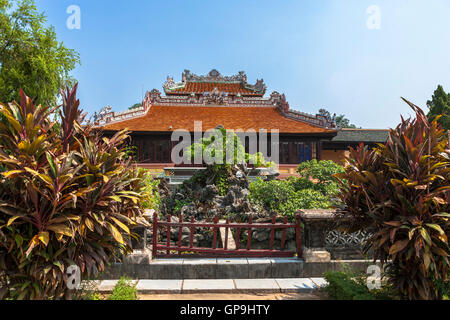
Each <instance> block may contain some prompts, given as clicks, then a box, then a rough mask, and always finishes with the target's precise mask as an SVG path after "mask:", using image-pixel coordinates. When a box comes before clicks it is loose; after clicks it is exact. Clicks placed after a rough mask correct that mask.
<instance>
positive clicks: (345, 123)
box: [319, 109, 357, 129]
mask: <svg viewBox="0 0 450 320" xmlns="http://www.w3.org/2000/svg"><path fill="white" fill-rule="evenodd" d="M319 115H321V116H324V117H325V118H327V119H329V120H330V121H334V122H336V126H337V127H338V128H351V129H356V128H357V127H356V126H355V125H354V124H352V123H350V120H349V119H347V118H346V117H345V115H343V114H341V115H340V116H337V115H336V114H334V115H331V113H330V112H329V111H328V110H326V109H320V110H319Z"/></svg>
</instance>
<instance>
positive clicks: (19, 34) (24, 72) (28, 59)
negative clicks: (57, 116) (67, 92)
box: [0, 0, 80, 105]
mask: <svg viewBox="0 0 450 320" xmlns="http://www.w3.org/2000/svg"><path fill="white" fill-rule="evenodd" d="M45 23H46V17H45V15H44V14H43V13H39V12H38V10H37V8H36V5H35V3H34V0H18V1H11V0H0V101H12V100H18V98H19V89H20V88H22V89H23V90H25V92H27V94H28V95H29V96H30V97H31V98H32V99H33V100H34V101H35V102H36V103H37V104H44V105H50V104H52V103H55V102H56V100H57V95H58V94H59V89H60V88H62V87H63V85H64V84H65V83H67V82H68V81H70V80H71V78H70V76H69V72H70V71H71V70H72V69H74V68H75V66H76V65H77V64H78V63H79V62H80V61H79V55H78V53H77V52H75V51H74V50H71V49H68V48H66V47H65V46H64V45H63V43H62V42H58V41H57V39H56V33H55V30H54V28H53V27H52V26H50V27H46V26H45ZM72 81H73V79H72Z"/></svg>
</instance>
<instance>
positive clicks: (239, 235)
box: [235, 228, 241, 250]
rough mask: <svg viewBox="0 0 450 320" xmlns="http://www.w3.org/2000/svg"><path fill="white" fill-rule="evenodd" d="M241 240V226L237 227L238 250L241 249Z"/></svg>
mask: <svg viewBox="0 0 450 320" xmlns="http://www.w3.org/2000/svg"><path fill="white" fill-rule="evenodd" d="M240 240H241V228H237V229H236V240H235V243H236V250H239V242H240Z"/></svg>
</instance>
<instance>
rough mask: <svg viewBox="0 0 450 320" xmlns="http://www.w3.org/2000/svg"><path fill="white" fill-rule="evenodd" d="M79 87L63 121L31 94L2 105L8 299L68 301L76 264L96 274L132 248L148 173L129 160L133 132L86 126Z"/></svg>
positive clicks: (1, 248)
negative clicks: (109, 133)
mask: <svg viewBox="0 0 450 320" xmlns="http://www.w3.org/2000/svg"><path fill="white" fill-rule="evenodd" d="M76 90H77V86H75V87H74V88H73V89H72V90H69V89H67V91H66V92H63V105H62V108H61V110H60V112H59V116H60V119H61V122H60V123H55V122H52V121H51V120H50V115H51V113H52V112H53V111H54V110H55V109H57V108H55V109H52V108H50V107H45V106H42V105H38V106H36V105H34V103H33V101H32V100H31V99H30V98H29V97H27V96H26V95H25V93H24V92H23V91H21V93H20V97H21V98H20V103H16V102H13V103H10V104H8V105H6V104H0V114H1V115H2V116H3V117H4V119H5V120H4V121H3V122H1V123H0V166H1V168H0V170H1V176H0V299H1V298H13V299H51V298H55V299H57V298H61V297H63V296H64V294H65V293H66V290H67V287H66V280H67V274H66V272H67V268H68V267H69V266H71V265H76V266H78V267H79V268H80V270H81V272H82V275H83V277H84V276H86V277H88V276H93V275H95V274H96V273H97V272H99V271H103V270H104V269H105V265H106V264H107V263H108V262H110V261H111V260H112V259H114V258H120V256H121V255H122V254H123V253H127V252H129V251H130V250H131V239H130V238H131V236H132V234H131V233H130V226H133V225H136V223H137V221H139V220H140V219H141V218H142V209H141V202H142V201H143V198H144V194H143V193H142V192H141V191H142V188H143V187H144V185H143V183H142V179H141V178H142V176H143V172H140V171H137V170H135V169H134V167H133V165H132V163H131V159H128V158H126V157H125V156H124V145H125V143H124V142H125V140H126V139H127V138H128V135H127V132H125V131H121V132H118V133H117V134H115V135H114V136H113V137H112V138H110V139H107V138H102V137H101V133H100V132H97V131H96V130H94V129H93V128H92V127H91V126H90V125H82V121H83V117H82V116H81V111H80V110H79V100H77V98H76Z"/></svg>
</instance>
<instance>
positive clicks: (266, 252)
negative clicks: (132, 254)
mask: <svg viewBox="0 0 450 320" xmlns="http://www.w3.org/2000/svg"><path fill="white" fill-rule="evenodd" d="M276 220H277V217H276V216H275V217H273V218H272V223H253V219H252V218H250V220H249V222H248V223H231V222H230V221H229V219H227V220H226V222H225V223H219V218H218V217H217V216H216V217H215V218H214V221H213V222H195V221H194V217H192V218H191V220H190V222H184V221H183V216H180V217H179V221H178V222H172V216H171V215H169V216H168V219H167V221H160V220H158V214H157V213H156V212H155V213H154V214H153V250H152V257H153V258H162V257H174V256H175V255H181V254H182V253H187V252H188V253H189V254H185V255H183V256H184V257H194V256H202V257H205V256H208V257H294V256H295V254H297V257H298V258H301V257H302V243H301V224H300V215H299V214H297V215H296V222H295V223H288V220H287V218H286V217H285V218H284V219H283V222H282V223H277V222H276ZM184 227H187V228H189V231H190V236H189V245H188V246H183V243H182V233H183V232H182V229H183V228H184ZM172 228H178V242H177V243H175V244H172V242H171V229H172ZM196 228H209V229H213V242H212V248H202V247H194V232H195V229H196ZM220 228H225V241H224V243H223V248H218V247H217V244H218V241H217V236H218V232H219V229H220ZM290 228H293V229H295V234H296V235H295V238H296V244H297V251H296V252H294V251H289V250H284V249H285V246H286V231H287V229H290ZM230 229H236V233H235V243H236V249H229V248H228V237H229V236H228V233H229V231H230ZM243 229H244V230H245V229H246V230H248V237H247V245H246V248H243V249H241V248H240V234H241V231H242V230H243ZM254 229H270V230H271V232H270V244H269V246H270V247H269V249H252V248H251V246H252V231H253V230H254ZM277 229H281V230H282V234H281V249H280V250H275V249H274V244H275V230H277ZM158 231H160V232H166V233H167V242H166V243H159V241H158ZM161 251H162V252H165V253H161ZM174 252H175V253H174Z"/></svg>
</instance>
